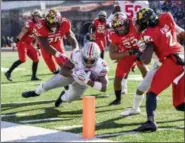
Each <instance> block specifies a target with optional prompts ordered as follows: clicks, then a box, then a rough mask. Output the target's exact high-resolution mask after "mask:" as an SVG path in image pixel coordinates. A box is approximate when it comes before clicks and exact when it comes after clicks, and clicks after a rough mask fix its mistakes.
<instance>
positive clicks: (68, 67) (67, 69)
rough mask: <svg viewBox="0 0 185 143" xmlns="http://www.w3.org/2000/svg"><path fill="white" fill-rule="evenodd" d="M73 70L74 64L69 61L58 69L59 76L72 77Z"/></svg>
mask: <svg viewBox="0 0 185 143" xmlns="http://www.w3.org/2000/svg"><path fill="white" fill-rule="evenodd" d="M73 68H74V64H73V63H71V61H70V60H68V61H67V62H65V63H64V64H63V66H62V67H61V69H60V74H61V75H63V76H65V77H72V73H73V72H72V69H73Z"/></svg>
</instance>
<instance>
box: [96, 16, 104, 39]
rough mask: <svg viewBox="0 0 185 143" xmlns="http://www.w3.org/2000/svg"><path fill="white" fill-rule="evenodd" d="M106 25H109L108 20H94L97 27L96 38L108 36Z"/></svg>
mask: <svg viewBox="0 0 185 143" xmlns="http://www.w3.org/2000/svg"><path fill="white" fill-rule="evenodd" d="M106 23H107V21H106V20H105V21H104V22H101V21H100V20H99V19H98V18H96V19H94V20H93V25H94V26H95V37H104V36H106V34H107V30H106Z"/></svg>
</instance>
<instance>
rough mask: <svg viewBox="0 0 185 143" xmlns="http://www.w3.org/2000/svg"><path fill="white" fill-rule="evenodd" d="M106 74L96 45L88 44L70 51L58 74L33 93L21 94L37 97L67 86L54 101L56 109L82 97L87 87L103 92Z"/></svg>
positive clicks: (105, 86) (106, 80) (106, 69)
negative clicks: (68, 57)
mask: <svg viewBox="0 0 185 143" xmlns="http://www.w3.org/2000/svg"><path fill="white" fill-rule="evenodd" d="M107 72H108V66H107V64H106V62H105V61H104V60H103V59H101V58H100V49H99V47H98V45H97V44H96V43H95V42H88V43H86V44H85V46H84V47H83V48H82V49H80V50H79V49H75V50H73V51H72V54H71V58H70V60H68V61H66V63H65V64H64V65H63V66H62V68H61V70H60V74H57V75H55V76H54V77H53V78H51V79H50V80H49V81H47V82H45V83H44V84H41V85H40V86H38V87H37V88H36V90H35V91H27V92H23V93H22V96H23V97H25V98H28V97H34V96H39V95H40V94H42V93H44V92H46V91H48V90H51V89H54V88H57V87H64V86H66V85H69V89H68V90H64V91H62V92H61V94H60V96H59V97H58V99H57V100H56V102H55V106H56V107H58V106H59V105H60V104H61V103H62V102H64V101H67V102H71V101H73V100H75V99H77V98H79V97H80V96H82V95H83V93H84V92H85V90H86V89H87V87H89V86H90V87H92V88H94V89H96V90H98V91H101V92H105V91H106V89H107V83H108V78H107ZM91 75H93V76H91Z"/></svg>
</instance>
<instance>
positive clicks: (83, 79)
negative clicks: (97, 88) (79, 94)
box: [72, 70, 90, 86]
mask: <svg viewBox="0 0 185 143" xmlns="http://www.w3.org/2000/svg"><path fill="white" fill-rule="evenodd" d="M72 76H73V79H74V80H75V81H76V82H77V83H78V84H80V85H82V86H87V83H88V81H89V80H90V78H89V76H90V72H88V73H86V72H85V71H84V70H78V71H74V72H73V74H72Z"/></svg>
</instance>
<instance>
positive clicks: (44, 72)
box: [1, 52, 184, 142]
mask: <svg viewBox="0 0 185 143" xmlns="http://www.w3.org/2000/svg"><path fill="white" fill-rule="evenodd" d="M16 59H17V53H16V52H14V53H13V52H2V53H1V70H2V68H9V67H10V65H11V64H12V62H14V61H15V60H16ZM105 59H106V61H107V63H108V65H109V68H110V71H109V76H110V78H109V87H108V90H107V92H106V93H100V92H97V91H95V90H94V89H92V88H89V89H88V90H87V91H86V93H85V95H87V96H89V95H91V96H95V97H96V135H97V136H98V137H102V138H106V139H109V140H112V141H121V142H184V113H182V112H177V111H176V110H175V109H174V108H173V106H172V96H171V88H168V89H167V90H165V91H164V92H162V94H161V95H160V96H159V99H158V107H157V111H156V122H157V124H158V126H159V130H158V131H157V132H152V133H136V134H134V133H131V132H130V131H131V130H132V129H134V128H136V127H138V125H140V124H141V123H142V122H144V121H145V120H146V112H145V101H144V102H143V104H142V107H141V110H142V113H141V114H140V115H135V116H129V117H125V118H121V117H120V113H121V112H122V111H123V109H126V108H128V107H131V106H132V99H133V93H134V91H135V89H136V87H137V85H138V84H139V81H133V80H129V81H128V95H123V100H122V104H121V105H119V106H108V104H109V102H111V101H112V100H113V99H114V95H113V93H114V91H113V77H114V70H115V66H116V65H115V63H113V62H112V61H111V60H110V59H109V56H108V54H107V53H106V58H105ZM134 74H135V75H139V74H140V72H139V71H138V70H136V71H135V72H134V73H133V72H131V73H130V75H129V77H132V76H133V75H134ZM38 77H39V78H41V79H42V81H38V82H31V81H30V78H31V61H30V60H29V59H28V60H27V62H26V63H24V64H22V65H21V66H20V67H19V70H17V71H14V72H13V74H12V78H13V82H9V81H7V80H6V78H5V76H4V73H3V72H1V114H2V115H8V116H2V117H1V120H3V121H10V122H15V123H20V124H29V125H32V126H39V127H44V128H49V129H56V130H60V131H67V132H73V133H78V134H81V133H82V127H81V125H82V103H81V100H80V99H79V100H77V101H74V102H72V103H64V104H63V106H61V107H59V108H55V107H54V101H55V99H56V98H57V97H58V95H59V93H60V92H61V90H63V88H59V89H54V90H52V91H49V92H47V93H45V94H43V95H41V96H39V97H35V98H29V99H25V98H22V97H21V93H22V92H23V91H26V90H32V89H35V88H36V87H37V86H38V85H39V84H40V83H42V82H44V81H46V80H48V79H49V78H50V77H52V74H51V73H50V72H49V70H48V69H47V67H46V65H45V63H44V62H43V60H41V61H40V63H39V69H38ZM48 118H49V119H50V120H47V119H48ZM43 119H45V120H43Z"/></svg>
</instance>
